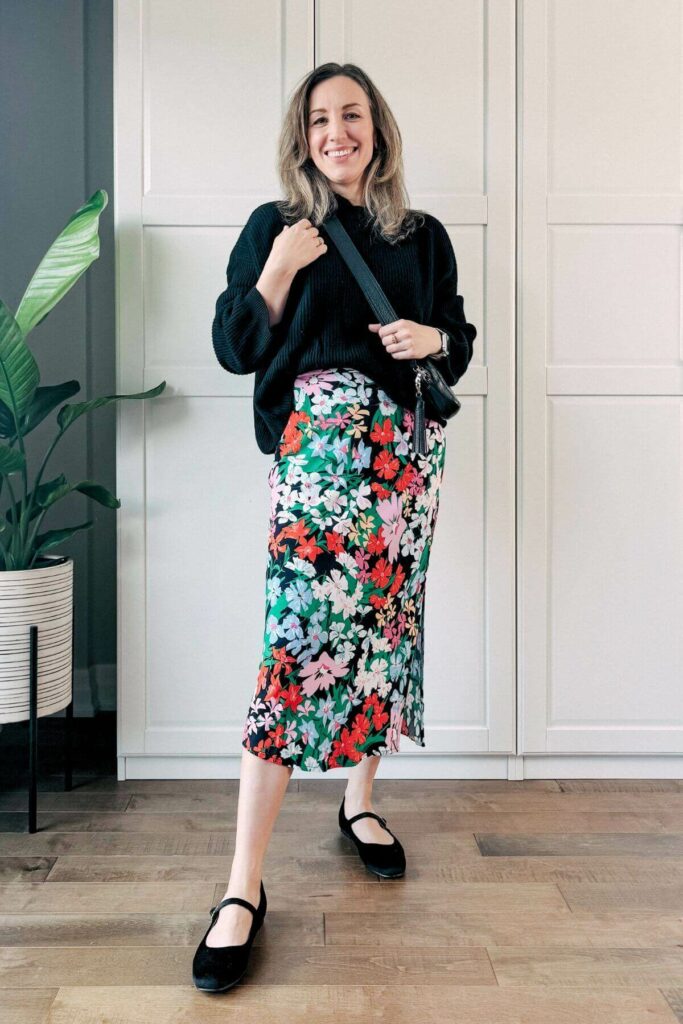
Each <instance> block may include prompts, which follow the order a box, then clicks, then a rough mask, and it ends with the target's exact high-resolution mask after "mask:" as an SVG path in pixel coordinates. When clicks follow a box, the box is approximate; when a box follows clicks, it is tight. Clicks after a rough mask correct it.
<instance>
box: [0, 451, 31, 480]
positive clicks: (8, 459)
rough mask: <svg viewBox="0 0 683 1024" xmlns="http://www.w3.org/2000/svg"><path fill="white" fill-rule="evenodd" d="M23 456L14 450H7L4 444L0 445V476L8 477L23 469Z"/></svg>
mask: <svg viewBox="0 0 683 1024" xmlns="http://www.w3.org/2000/svg"><path fill="white" fill-rule="evenodd" d="M25 461H26V460H25V459H24V456H23V455H22V454H21V452H19V451H15V449H14V448H8V447H7V445H6V444H0V476H9V474H10V473H16V472H18V471H19V470H20V469H23V468H24V463H25Z"/></svg>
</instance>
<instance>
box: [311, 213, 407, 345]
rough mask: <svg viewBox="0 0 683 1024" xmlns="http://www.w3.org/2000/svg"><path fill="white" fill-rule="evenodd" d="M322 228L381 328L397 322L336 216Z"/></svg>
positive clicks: (370, 272) (380, 287) (376, 281)
mask: <svg viewBox="0 0 683 1024" xmlns="http://www.w3.org/2000/svg"><path fill="white" fill-rule="evenodd" d="M321 226H322V227H323V228H325V230H326V231H327V233H328V234H329V236H330V238H331V239H332V241H333V242H334V243H335V245H336V246H337V249H338V250H339V254H340V256H341V257H342V259H343V260H344V262H345V263H346V265H347V266H348V268H349V270H350V271H351V273H352V274H353V276H354V277H355V279H356V281H357V282H358V284H359V285H360V286H361V288H362V290H363V292H364V294H365V298H366V299H367V300H368V302H369V303H370V308H371V309H372V311H373V313H374V314H375V316H376V317H377V319H378V321H379V322H380V324H382V326H384V325H385V324H390V323H393V321H394V320H398V316H397V314H396V311H395V310H394V307H393V306H392V305H391V303H390V302H389V299H388V298H387V297H386V295H385V294H384V291H383V290H382V286H381V285H380V283H379V281H378V280H377V278H376V277H375V275H374V274H373V272H372V271H371V270H370V267H369V266H368V265H367V263H366V262H365V260H364V259H363V257H362V256H361V254H360V253H359V252H358V249H357V248H356V245H355V244H354V242H353V241H352V240H351V238H350V237H349V233H348V231H347V230H346V228H345V227H344V225H343V224H342V222H341V221H340V220H339V217H337V215H336V214H334V215H333V216H332V217H330V218H329V220H326V221H323V223H322V225H321Z"/></svg>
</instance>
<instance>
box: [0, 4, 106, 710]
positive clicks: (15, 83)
mask: <svg viewBox="0 0 683 1024" xmlns="http://www.w3.org/2000/svg"><path fill="white" fill-rule="evenodd" d="M112 24H113V11H112V0H0V140H2V141H1V142H0V193H1V195H2V201H1V202H0V238H1V239H2V255H1V257H0V297H2V299H3V301H4V302H5V303H6V304H7V305H8V306H9V307H10V309H12V310H13V311H14V310H16V308H17V306H18V304H19V302H20V300H21V297H22V295H23V293H24V290H25V288H26V285H27V284H28V282H29V280H30V278H31V276H32V274H33V272H34V270H35V268H36V267H37V265H38V263H39V262H40V260H41V259H42V257H43V255H44V254H45V252H46V250H47V249H48V248H49V246H50V245H51V243H52V242H53V241H54V239H55V237H56V236H57V235H58V234H59V232H60V231H61V229H62V228H63V227H64V225H65V224H66V222H67V220H68V219H69V217H70V216H71V214H72V213H73V212H74V211H75V210H76V209H78V207H79V206H81V205H82V204H83V203H84V202H85V201H86V199H88V198H89V197H90V196H91V195H92V193H93V192H95V191H96V190H97V189H98V188H102V189H105V190H106V192H107V194H108V196H109V205H108V206H107V208H106V209H105V211H104V213H103V214H102V216H101V217H100V232H99V234H100V247H101V248H100V257H99V259H98V260H96V261H95V262H94V263H93V264H92V266H91V267H90V269H89V270H88V271H87V272H86V273H85V274H84V275H83V276H82V277H81V279H80V280H79V281H78V283H77V284H76V285H75V286H74V287H73V288H72V290H71V291H70V292H69V294H68V295H66V296H65V297H64V298H63V299H62V301H61V302H60V303H59V304H58V305H57V306H56V307H55V309H54V310H53V311H52V312H51V313H50V314H49V316H48V317H47V318H46V319H45V320H44V321H43V323H41V324H40V326H38V327H37V328H35V330H34V331H33V332H32V333H31V334H30V335H29V337H28V339H27V340H28V344H29V346H30V348H31V350H32V352H33V353H34V355H35V357H36V360H37V362H38V365H39V367H40V372H41V383H42V384H54V383H57V382H59V381H63V380H69V379H71V378H75V379H76V380H78V381H79V382H80V384H81V390H80V392H78V393H77V395H75V396H74V398H73V399H71V401H83V400H85V399H89V398H94V397H95V396H98V395H107V394H114V393H115V390H116V388H115V334H114V237H113V200H114V193H113V109H112V58H113V50H112V42H113V32H112ZM115 408H116V406H115V404H114V403H112V405H110V406H106V407H105V408H103V409H97V410H95V411H94V412H92V413H90V414H89V415H88V416H84V417H82V418H81V419H80V420H78V421H77V422H76V424H75V425H74V426H73V427H72V428H71V429H70V431H69V432H68V433H67V434H66V435H65V437H64V438H63V440H62V441H61V443H60V445H58V447H57V448H56V449H55V452H54V453H53V455H52V457H51V459H50V462H49V463H48V467H47V470H46V476H45V479H51V478H52V477H54V476H57V475H58V473H60V472H63V473H64V474H65V475H66V477H67V479H68V480H69V481H70V482H76V481H77V480H82V479H91V480H95V481H97V482H98V483H101V484H103V485H104V486H106V487H109V488H110V489H111V490H112V491H114V493H116V478H115V415H116V414H115ZM54 424H55V414H53V415H51V416H49V417H48V418H47V420H46V421H45V422H44V423H43V424H41V426H40V427H39V428H38V429H37V430H36V431H34V432H33V434H31V435H30V436H29V438H28V439H27V442H28V444H27V447H28V451H29V459H30V467H31V468H30V472H29V482H30V481H31V479H32V478H33V477H34V476H35V472H36V470H37V466H38V465H39V464H40V460H41V459H42V456H43V453H44V452H45V450H46V448H47V446H48V445H49V443H50V441H51V440H52V439H53V437H54V435H55V426H54ZM5 507H6V501H5V500H4V495H3V496H2V497H1V498H0V508H2V509H3V510H4V509H5ZM116 515H117V513H116V511H115V510H113V509H105V508H103V507H102V506H101V505H98V504H96V503H94V502H91V501H89V500H88V499H87V498H85V497H84V496H83V495H69V497H68V498H66V499H65V500H64V501H62V502H60V503H59V504H58V505H57V506H56V507H55V508H54V509H51V510H50V512H49V513H48V514H47V515H46V517H45V519H44V520H43V523H44V527H45V528H46V529H50V528H54V527H58V526H67V525H73V524H76V523H80V522H84V521H85V520H86V519H95V524H94V526H92V527H91V528H90V529H89V530H87V531H83V532H82V533H79V534H76V535H75V536H74V537H73V538H71V539H70V540H69V541H67V542H66V543H65V544H64V545H63V546H62V547H60V548H59V549H58V551H59V553H64V554H69V555H71V556H72V557H73V558H74V561H75V592H76V627H75V638H76V671H77V686H76V694H75V713H76V714H79V713H85V714H87V713H89V711H90V710H91V708H89V707H88V704H89V697H90V694H92V706H93V707H94V708H95V709H97V707H98V705H99V703H100V695H98V680H99V685H100V687H101V690H102V693H101V697H102V704H103V706H105V707H111V706H112V700H113V697H112V680H113V678H114V665H115V660H116V548H115V544H116ZM79 684H80V685H79ZM114 692H115V691H114Z"/></svg>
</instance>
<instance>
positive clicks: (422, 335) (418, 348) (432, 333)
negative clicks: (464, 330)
mask: <svg viewBox="0 0 683 1024" xmlns="http://www.w3.org/2000/svg"><path fill="white" fill-rule="evenodd" d="M368 327H369V329H370V330H371V331H374V332H375V333H376V334H379V337H380V341H381V342H382V344H383V345H384V347H385V349H386V350H387V352H388V353H389V355H390V356H392V358H394V359H424V358H425V356H435V355H437V354H438V353H439V352H440V351H441V335H440V334H439V332H438V330H437V329H436V327H428V326H427V325H426V324H417V323H415V321H414V320H394V321H393V323H390V324H384V326H382V325H381V324H368Z"/></svg>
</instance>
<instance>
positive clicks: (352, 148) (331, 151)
mask: <svg viewBox="0 0 683 1024" xmlns="http://www.w3.org/2000/svg"><path fill="white" fill-rule="evenodd" d="M345 149H346V150H349V149H350V150H351V151H350V152H344V155H343V156H333V155H331V154H333V153H335V152H338V151H337V150H334V149H330V150H327V152H326V153H325V156H326V157H329V159H330V160H346V158H347V157H350V156H353V154H354V153H356V152H357V151H358V146H353V147H349V146H346V147H345Z"/></svg>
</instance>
